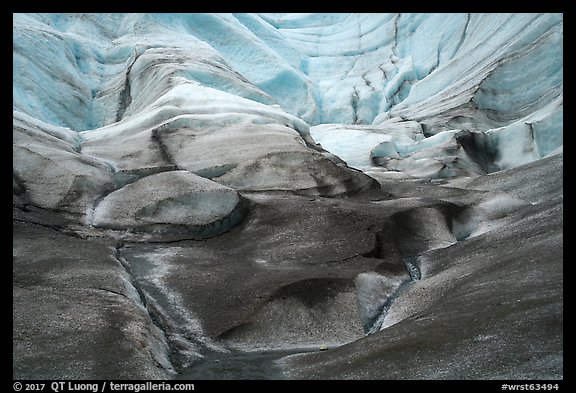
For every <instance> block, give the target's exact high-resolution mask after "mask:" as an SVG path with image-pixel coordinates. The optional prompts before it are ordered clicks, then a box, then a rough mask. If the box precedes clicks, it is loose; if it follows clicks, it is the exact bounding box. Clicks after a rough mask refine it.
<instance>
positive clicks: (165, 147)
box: [13, 14, 563, 226]
mask: <svg viewBox="0 0 576 393" xmlns="http://www.w3.org/2000/svg"><path fill="white" fill-rule="evenodd" d="M562 43H563V15H562V14H14V16H13V54H14V56H13V110H14V127H13V128H14V136H15V137H14V145H13V146H14V153H13V157H14V162H15V164H14V181H13V184H14V190H15V193H16V194H17V195H18V198H20V200H22V201H24V203H30V204H33V205H35V206H39V207H45V208H51V209H59V210H64V211H67V212H69V213H71V214H74V215H77V216H80V217H81V218H82V220H83V222H90V220H91V217H92V216H91V214H92V213H93V212H94V208H95V206H96V205H97V204H98V203H99V202H100V200H101V199H103V198H105V199H106V198H107V199H106V200H109V199H110V198H111V197H110V198H108V197H107V195H108V194H110V193H113V194H114V196H116V195H119V193H120V189H122V188H123V187H126V186H127V185H130V184H132V183H134V182H137V181H140V180H141V179H143V178H144V177H146V176H151V175H155V174H159V173H163V172H169V171H188V172H189V173H191V174H193V175H196V176H199V177H204V178H207V179H210V180H211V181H213V182H216V183H218V184H220V185H222V186H225V187H229V188H231V189H233V190H236V191H239V192H245V191H262V190H274V191H290V192H297V193H303V194H307V195H320V196H336V195H343V194H351V193H355V192H359V191H362V190H366V189H369V188H371V187H374V186H375V182H374V181H373V180H372V179H370V178H369V177H368V176H366V175H364V174H363V173H361V172H360V171H357V170H353V169H350V168H349V167H353V168H356V169H360V170H363V171H364V172H367V173H370V174H371V175H373V176H376V177H377V176H383V177H403V178H424V179H430V178H432V179H434V178H447V177H455V176H474V175H478V174H484V173H489V172H493V171H496V170H499V169H505V168H511V167H515V166H517V165H520V164H524V163H527V162H530V161H533V160H537V159H539V158H542V157H545V156H548V155H552V154H555V153H557V152H560V151H561V150H562V146H563V130H562V129H563V46H562ZM518 70H522V71H521V72H518ZM316 142H320V144H317V143H316ZM325 149H326V150H328V151H330V153H333V154H330V153H328V152H327V151H326V150H325ZM334 155H336V156H338V157H339V158H338V157H335V156H334ZM38 173H42V176H41V177H39V176H37V175H38ZM177 176H180V175H177ZM146 181H147V180H146ZM131 188H132V187H131ZM208 188H210V187H208ZM174 192H175V194H174V195H173V196H171V197H169V198H168V199H171V200H180V202H182V200H181V199H180V197H179V196H178V191H174ZM164 206H167V205H164ZM171 206H176V205H171ZM165 210H166V209H161V210H160V211H165ZM221 213H222V214H221V215H222V217H226V216H227V215H228V214H229V211H227V210H226V209H224V210H222V212H221ZM167 214H168V216H166V217H163V216H162V214H159V215H156V216H155V217H156V219H157V220H158V223H161V222H166V223H169V222H172V221H171V218H170V217H171V216H170V214H172V215H173V213H167ZM199 214H200V216H201V215H202V214H204V213H199ZM187 217H188V215H187ZM164 218H166V220H164ZM194 222H195V221H194V220H192V221H190V225H192V226H193V225H195V224H194ZM180 224H182V225H184V224H183V223H178V225H180Z"/></svg>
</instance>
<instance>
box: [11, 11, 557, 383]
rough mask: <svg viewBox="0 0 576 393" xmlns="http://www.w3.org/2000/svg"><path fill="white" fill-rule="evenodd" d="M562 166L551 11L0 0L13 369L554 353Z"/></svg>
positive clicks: (343, 372) (105, 370) (536, 359)
mask: <svg viewBox="0 0 576 393" xmlns="http://www.w3.org/2000/svg"><path fill="white" fill-rule="evenodd" d="M562 168H563V14H553V13H546V14H528V13H517V14H501V13H499V14H496V13H493V14H463V13H460V14H456V13H455V14H414V13H394V14H357V13H353V14H350V13H347V14H338V13H330V14H280V13H276V14H273V13H265V14H14V15H13V212H14V213H13V214H14V220H13V228H14V240H13V243H14V246H13V256H14V279H13V284H14V307H13V315H14V320H15V322H14V368H13V374H14V378H15V379H29V378H32V379H38V378H40V379H42V378H44V379H66V378H78V379H89V378H97V379H131V378H143V379H148V378H154V379H163V378H186V377H187V376H190V377H193V378H197V377H201V378H204V377H207V376H216V377H218V378H220V377H229V376H240V377H246V378H247V377H250V376H252V375H253V374H250V372H251V371H250V370H257V371H256V372H255V375H257V376H264V377H268V378H275V377H281V378H286V377H291V378H321V379H324V378H377V379H380V378H383V379H394V378H424V379H426V378H452V377H453V378H456V379H462V378H464V379H467V378H500V377H502V378H506V379H518V378H526V379H529V378H539V379H555V378H562V373H563V370H562V364H563V363H562V362H563V361H562V307H563V305H562V247H563V236H562V228H563V225H562V210H563V199H562V198H563V196H562V189H563V181H562V176H563V175H562ZM527 343H529V345H527ZM336 347H337V348H336ZM53 348H64V349H63V350H62V351H60V352H59V353H58V354H54V353H53V352H54V351H53ZM118 349H119V350H120V353H121V355H119V354H118ZM273 349H281V350H283V351H292V352H294V351H299V352H312V353H309V354H298V355H297V356H287V355H288V354H289V353H288V352H281V353H280V352H274V351H271V350H273ZM318 349H323V351H322V352H318ZM257 350H265V351H271V352H269V353H258V352H257ZM244 351H256V352H254V353H253V352H244ZM281 356H282V357H283V360H282V361H280V362H274V361H273V359H274V358H279V357H281ZM221 360H222V362H221V363H220V361H221ZM219 364H220V366H219ZM111 365H113V366H111ZM228 366H230V367H228ZM279 370H283V372H282V373H281V372H280V371H279ZM227 373H228V374H227ZM235 373H236V374H235ZM238 373H240V374H238Z"/></svg>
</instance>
